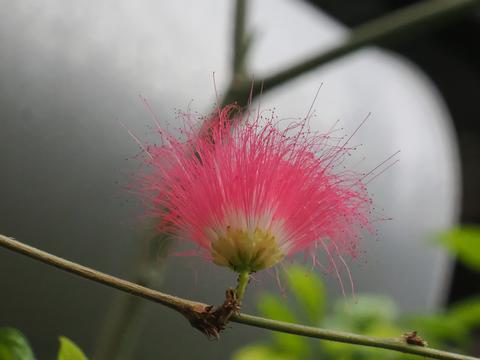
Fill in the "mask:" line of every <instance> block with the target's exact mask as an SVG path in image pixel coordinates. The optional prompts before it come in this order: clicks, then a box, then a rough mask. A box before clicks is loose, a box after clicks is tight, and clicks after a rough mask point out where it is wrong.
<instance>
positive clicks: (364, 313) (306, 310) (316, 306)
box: [232, 265, 480, 360]
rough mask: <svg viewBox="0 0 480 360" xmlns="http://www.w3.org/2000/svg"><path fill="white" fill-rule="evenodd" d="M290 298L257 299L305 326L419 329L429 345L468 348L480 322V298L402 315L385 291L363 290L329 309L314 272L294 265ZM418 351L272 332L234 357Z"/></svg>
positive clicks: (391, 331) (284, 359) (271, 313)
mask: <svg viewBox="0 0 480 360" xmlns="http://www.w3.org/2000/svg"><path fill="white" fill-rule="evenodd" d="M285 280H286V284H287V285H288V288H289V290H288V293H289V294H293V296H291V297H290V298H289V299H284V298H282V297H281V296H279V295H273V294H270V293H264V294H263V295H262V296H261V298H260V300H259V303H258V308H259V312H260V314H261V315H262V316H265V317H269V318H273V319H277V320H282V321H288V322H300V323H303V324H305V325H311V326H318V327H324V328H329V329H337V330H343V331H349V332H355V333H359V334H362V335H371V336H379V337H402V336H403V334H404V333H406V332H408V331H413V330H416V331H418V334H419V335H420V336H421V337H422V338H424V339H425V340H427V342H428V344H429V345H430V346H434V347H440V348H442V349H450V350H454V351H459V352H468V351H469V348H470V345H471V343H470V340H471V339H470V333H471V331H472V330H473V329H474V328H476V327H479V326H480V297H479V298H472V299H469V300H467V301H464V302H461V303H458V304H455V305H453V306H452V307H450V308H449V309H447V310H445V311H443V312H438V313H435V314H421V315H408V316H400V314H399V310H398V308H397V305H396V304H395V302H394V301H393V300H392V299H390V298H388V297H385V296H380V295H373V294H361V295H358V296H357V297H355V298H354V299H339V300H337V301H335V302H334V303H333V306H332V308H331V309H330V311H329V312H327V311H326V310H327V309H326V303H327V294H326V292H325V287H324V285H323V283H322V281H321V279H320V277H318V276H317V275H316V274H315V273H313V272H311V271H309V270H308V269H305V268H303V267H300V266H298V265H296V266H291V267H290V268H288V269H287V270H286V272H285ZM417 358H418V357H416V356H413V355H406V354H401V353H396V352H392V351H388V350H383V349H374V348H367V347H361V346H357V345H350V344H342V343H337V342H331V341H322V340H315V339H307V338H302V337H298V336H293V335H288V334H280V333H272V339H271V340H270V341H268V342H264V343H258V344H252V345H248V346H245V347H243V348H241V349H239V350H238V351H237V352H236V353H235V354H234V355H233V358H232V359H233V360H270V359H271V360H273V359H279V360H300V359H301V360H308V359H325V360H330V359H331V360H333V359H335V360H338V359H340V360H363V359H391V360H397V359H417Z"/></svg>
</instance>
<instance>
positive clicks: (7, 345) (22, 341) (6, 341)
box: [0, 327, 35, 360]
mask: <svg viewBox="0 0 480 360" xmlns="http://www.w3.org/2000/svg"><path fill="white" fill-rule="evenodd" d="M0 359H2V360H35V356H34V355H33V352H32V349H31V348H30V345H29V343H28V341H27V339H26V338H25V336H23V334H22V333H21V332H20V331H18V330H16V329H12V328H6V327H4V328H0Z"/></svg>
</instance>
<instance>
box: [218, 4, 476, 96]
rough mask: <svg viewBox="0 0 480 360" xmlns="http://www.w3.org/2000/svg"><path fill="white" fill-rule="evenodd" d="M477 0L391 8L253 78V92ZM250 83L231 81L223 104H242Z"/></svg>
mask: <svg viewBox="0 0 480 360" xmlns="http://www.w3.org/2000/svg"><path fill="white" fill-rule="evenodd" d="M479 3H480V1H479V0H429V1H423V2H420V3H418V4H414V5H411V6H408V7H406V8H403V9H400V10H397V11H394V12H392V13H390V14H387V15H385V16H382V17H380V18H377V19H375V20H372V21H370V22H367V23H365V24H363V25H361V26H359V27H357V28H355V29H353V30H352V31H351V33H350V36H349V37H348V38H347V40H346V41H345V42H344V43H342V44H340V45H338V46H336V47H334V48H332V49H330V50H328V51H326V52H325V51H321V52H319V53H318V54H316V55H313V56H312V57H310V58H307V59H306V60H303V61H301V62H299V63H298V64H295V65H293V66H291V67H288V68H286V69H284V70H282V71H279V72H278V73H276V74H273V75H271V76H268V77H266V78H264V79H261V78H260V79H258V78H257V79H255V83H254V85H253V94H252V95H253V96H256V95H259V94H260V92H263V93H265V92H267V91H269V90H271V89H273V88H274V87H276V86H279V85H283V84H284V83H285V82H287V81H290V80H292V79H294V78H296V77H298V76H300V75H303V74H305V73H307V72H308V71H312V70H314V69H316V68H318V67H319V66H321V65H324V64H326V63H328V62H330V61H333V60H337V59H339V58H340V57H342V56H345V55H347V54H350V53H352V52H353V51H355V50H358V49H360V48H362V47H365V46H369V45H379V44H385V43H386V42H388V41H392V40H396V39H398V38H401V37H407V36H418V30H419V29H421V28H425V27H426V26H427V25H429V26H430V27H429V29H431V28H432V27H433V26H432V25H438V24H439V23H441V22H442V21H443V20H446V19H449V18H452V17H453V16H455V15H459V14H461V13H463V12H466V11H467V10H469V9H471V8H473V7H474V6H477V5H478V4H479ZM252 83H253V79H245V80H244V81H243V82H242V83H239V82H232V84H231V86H230V88H229V90H228V91H227V93H226V95H225V99H224V104H228V103H232V102H234V101H237V102H238V103H239V104H241V105H244V104H245V103H246V101H247V100H248V97H249V94H250V90H251V88H252Z"/></svg>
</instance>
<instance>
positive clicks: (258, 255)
mask: <svg viewBox="0 0 480 360" xmlns="http://www.w3.org/2000/svg"><path fill="white" fill-rule="evenodd" d="M211 251H212V258H213V262H214V263H215V264H217V265H221V266H228V267H229V268H231V269H233V270H234V271H237V272H245V271H246V272H254V271H258V270H262V269H266V268H269V267H271V266H274V265H276V264H277V263H278V262H280V261H281V260H282V259H283V258H284V257H285V254H284V253H283V252H282V250H281V249H280V247H279V246H278V243H277V239H276V238H275V235H274V234H272V232H271V231H268V230H264V229H260V228H258V227H257V228H256V229H255V230H253V231H246V230H243V229H232V228H231V227H227V231H226V232H225V233H224V234H223V235H221V236H218V237H217V239H216V240H215V241H213V242H212V247H211Z"/></svg>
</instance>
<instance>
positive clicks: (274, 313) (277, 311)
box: [258, 293, 297, 322]
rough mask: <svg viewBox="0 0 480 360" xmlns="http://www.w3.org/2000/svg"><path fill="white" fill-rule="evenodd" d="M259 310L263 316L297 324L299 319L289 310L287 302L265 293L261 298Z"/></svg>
mask: <svg viewBox="0 0 480 360" xmlns="http://www.w3.org/2000/svg"><path fill="white" fill-rule="evenodd" d="M258 309H259V310H260V313H261V314H262V316H264V317H267V318H270V319H274V320H280V321H288V322H297V317H296V316H295V314H294V313H293V312H292V311H291V310H290V309H289V308H288V306H287V304H286V302H285V301H284V300H281V299H279V298H278V296H275V295H272V294H269V293H265V294H262V295H261V296H260V300H259V301H258Z"/></svg>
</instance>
